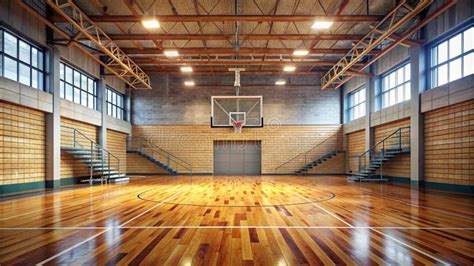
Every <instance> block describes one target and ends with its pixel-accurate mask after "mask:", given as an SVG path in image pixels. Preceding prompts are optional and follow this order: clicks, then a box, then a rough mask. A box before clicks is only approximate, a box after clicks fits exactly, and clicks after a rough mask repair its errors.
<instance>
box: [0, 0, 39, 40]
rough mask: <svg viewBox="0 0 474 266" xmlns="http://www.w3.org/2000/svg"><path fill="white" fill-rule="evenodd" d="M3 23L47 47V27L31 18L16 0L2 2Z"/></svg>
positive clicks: (3, 0)
mask: <svg viewBox="0 0 474 266" xmlns="http://www.w3.org/2000/svg"><path fill="white" fill-rule="evenodd" d="M0 6H1V7H2V8H0V17H1V18H2V19H1V20H2V23H4V24H5V25H8V26H9V27H12V28H14V29H15V30H16V31H19V32H21V33H22V34H24V35H26V37H28V38H30V39H33V40H34V41H36V42H38V43H40V44H42V45H46V26H45V25H44V23H42V22H40V21H39V20H38V19H37V18H35V17H34V16H31V15H29V14H28V13H27V11H26V10H25V9H23V8H22V7H21V6H20V5H18V3H17V2H16V1H15V0H1V1H0Z"/></svg>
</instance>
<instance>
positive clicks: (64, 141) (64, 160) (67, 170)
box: [61, 117, 98, 178]
mask: <svg viewBox="0 0 474 266" xmlns="http://www.w3.org/2000/svg"><path fill="white" fill-rule="evenodd" d="M61 126H68V127H72V128H76V129H77V130H79V131H80V132H81V133H83V134H84V135H85V136H87V137H88V138H89V139H91V140H93V141H95V142H96V143H97V142H98V130H97V127H96V126H94V125H91V124H86V123H83V122H79V121H76V120H71V119H68V118H64V117H61ZM76 138H77V141H78V142H80V143H81V144H82V145H84V146H86V145H90V144H89V143H90V142H88V141H87V140H86V139H85V138H84V137H81V136H79V135H77V136H76ZM72 143H73V136H72V130H70V129H66V128H64V127H61V146H62V147H64V146H69V147H70V146H71V145H72ZM89 175H90V169H89V167H88V166H87V165H86V164H84V163H82V162H80V161H78V160H77V159H74V157H73V156H71V155H70V154H67V153H65V152H61V178H71V177H83V176H89Z"/></svg>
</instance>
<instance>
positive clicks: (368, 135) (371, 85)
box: [364, 67, 376, 159]
mask: <svg viewBox="0 0 474 266" xmlns="http://www.w3.org/2000/svg"><path fill="white" fill-rule="evenodd" d="M369 69H370V72H371V73H373V67H370V68H369ZM375 89H376V88H375V78H374V77H367V78H366V81H365V93H366V98H365V125H364V128H365V150H368V149H370V147H372V145H374V139H375V137H374V130H373V128H372V126H371V124H372V123H371V121H370V120H371V114H372V112H374V111H375V108H374V106H375ZM367 159H368V158H367Z"/></svg>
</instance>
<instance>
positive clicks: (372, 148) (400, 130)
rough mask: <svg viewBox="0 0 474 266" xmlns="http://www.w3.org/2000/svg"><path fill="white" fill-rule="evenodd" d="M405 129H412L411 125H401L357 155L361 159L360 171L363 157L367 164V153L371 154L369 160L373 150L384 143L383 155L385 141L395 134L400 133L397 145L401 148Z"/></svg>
mask: <svg viewBox="0 0 474 266" xmlns="http://www.w3.org/2000/svg"><path fill="white" fill-rule="evenodd" d="M405 129H410V126H404V127H399V128H398V129H397V130H395V131H393V132H392V133H390V134H389V135H388V136H386V137H385V138H383V139H382V140H380V141H379V142H377V143H375V144H374V145H372V146H371V147H370V148H369V149H368V150H366V151H364V152H363V153H362V154H360V155H359V156H357V157H358V160H359V172H360V171H361V170H362V158H364V164H367V154H369V161H370V159H371V155H372V152H373V151H376V149H377V147H378V146H380V145H382V149H381V155H382V156H383V155H384V153H385V142H386V141H387V140H388V139H390V138H392V137H393V136H394V135H397V134H398V143H397V145H398V148H399V149H400V150H401V149H402V132H403V130H405ZM408 132H410V131H408Z"/></svg>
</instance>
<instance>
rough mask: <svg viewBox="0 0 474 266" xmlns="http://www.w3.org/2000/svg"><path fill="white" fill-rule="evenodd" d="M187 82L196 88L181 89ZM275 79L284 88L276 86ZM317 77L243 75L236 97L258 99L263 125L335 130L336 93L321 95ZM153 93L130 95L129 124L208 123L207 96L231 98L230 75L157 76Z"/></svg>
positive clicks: (338, 106)
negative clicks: (260, 97)
mask: <svg viewBox="0 0 474 266" xmlns="http://www.w3.org/2000/svg"><path fill="white" fill-rule="evenodd" d="M187 79H192V80H194V81H195V83H196V86H195V87H185V86H184V84H183V83H184V81H185V80H187ZM277 79H285V80H286V81H287V85H285V86H275V85H273V84H275V81H276V80H277ZM319 79H320V77H319V76H318V75H301V76H272V75H242V81H241V84H242V88H241V90H240V95H263V113H264V121H265V123H275V121H279V122H278V123H280V124H284V125H285V124H340V123H341V113H340V110H341V103H340V94H341V93H340V91H321V90H320V87H319V86H318V85H319V84H320V81H319ZM151 81H152V87H153V89H152V90H135V91H133V92H132V124H135V125H153V124H160V125H173V124H183V125H184V124H186V125H196V124H199V125H204V124H209V123H210V115H211V96H213V95H235V90H234V88H233V86H232V85H233V81H234V76H233V75H217V76H211V75H201V76H197V75H193V76H191V77H187V76H182V75H157V76H152V78H151Z"/></svg>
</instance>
